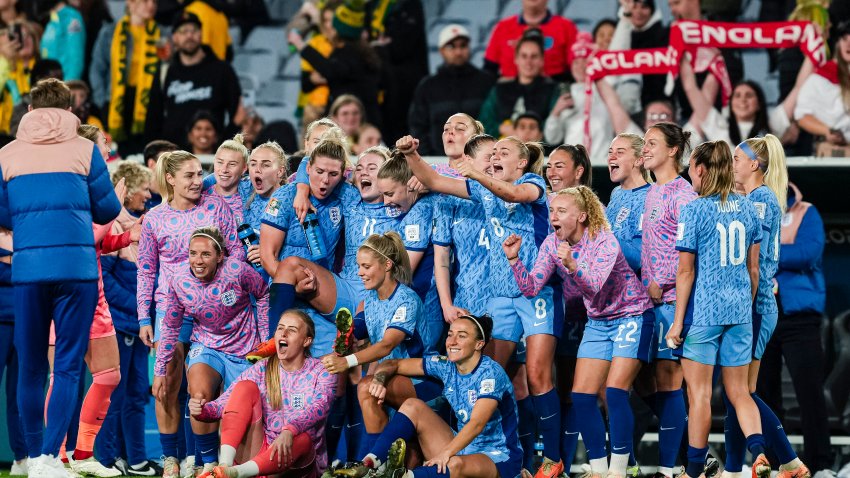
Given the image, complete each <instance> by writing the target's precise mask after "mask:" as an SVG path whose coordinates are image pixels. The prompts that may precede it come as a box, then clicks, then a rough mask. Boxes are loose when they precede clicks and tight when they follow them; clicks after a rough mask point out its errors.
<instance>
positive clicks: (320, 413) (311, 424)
mask: <svg viewBox="0 0 850 478" xmlns="http://www.w3.org/2000/svg"><path fill="white" fill-rule="evenodd" d="M268 362H269V361H268V360H261V361H260V362H257V363H256V364H255V365H254V366H253V367H251V368H249V369H248V370H246V371H244V372H242V375H240V376H239V378H238V379H236V380H235V381H234V382H233V383H232V384H231V385H230V387H229V388H228V389H227V390H225V391H224V393H222V394H221V395H220V396H219V397H218V398H217V399H215V400H213V401H211V402H207V403H205V404H204V407H203V411H202V412H201V416H200V417H198V419H199V420H201V421H213V420H219V419H221V417H222V415H223V414H224V406H225V405H226V404H227V401H228V400H229V399H230V394H231V393H232V391H233V387H234V386H235V385H236V383H238V382H240V381H242V380H248V381H250V382H254V383H255V384H257V387H258V388H259V389H260V397H261V399H262V401H263V430H264V432H265V436H266V442H267V443H271V442H273V441H274V440H275V438H277V437H278V435H280V432H281V431H283V430H289V431H290V432H292V434H293V435H298V434H300V433H304V432H306V433H308V434H309V435H310V438H311V439H312V441H313V444H314V446H315V448H316V464H317V465H318V468H319V469H320V470H324V469H325V468H327V466H328V454H327V449H326V445H325V422H326V420H327V417H328V413H329V412H330V409H331V404H332V403H333V400H334V396H335V395H336V384H337V377H336V376H335V375H332V374H330V373H329V372H328V371H327V370H325V367H324V366H323V365H322V362H321V361H320V360H319V359H316V358H313V357H307V359H306V360H305V361H304V366H303V367H301V370H298V371H296V372H287V371H286V370H284V369H283V367H279V370H280V393H281V398H282V402H281V403H282V406H281V408H280V409H279V410H275V409H273V408H272V407H271V405H270V404H269V392H268V389H267V388H266V365H267V364H268Z"/></svg>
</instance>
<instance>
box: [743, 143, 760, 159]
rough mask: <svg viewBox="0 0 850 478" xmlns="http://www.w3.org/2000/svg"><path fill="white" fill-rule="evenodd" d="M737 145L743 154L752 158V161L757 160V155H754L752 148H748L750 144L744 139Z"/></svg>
mask: <svg viewBox="0 0 850 478" xmlns="http://www.w3.org/2000/svg"><path fill="white" fill-rule="evenodd" d="M738 147H739V148H741V151H743V152H744V154H746V155H747V156H749V157H750V159H751V160H753V161H758V160H759V157H758V155H756V153H754V152H753V149H752V148H750V145H748V144H747V142H746V141H741V144H739V145H738Z"/></svg>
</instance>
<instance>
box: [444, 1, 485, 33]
mask: <svg viewBox="0 0 850 478" xmlns="http://www.w3.org/2000/svg"><path fill="white" fill-rule="evenodd" d="M498 3H499V0H452V1H451V2H449V4H448V5H447V6H446V8H445V10H443V14H442V18H444V19H447V20H451V19H453V18H455V19H462V20H467V21H469V22H470V26H471V28H470V31H469V33H470V34H471V35H472V36H473V38H472V40H473V41H476V40H478V38H480V36H481V29H482V28H487V26H488V25H489V24H490V22H491V21H492V19H493V18H496V16H497V13H498V10H499V5H498ZM438 33H439V32H438Z"/></svg>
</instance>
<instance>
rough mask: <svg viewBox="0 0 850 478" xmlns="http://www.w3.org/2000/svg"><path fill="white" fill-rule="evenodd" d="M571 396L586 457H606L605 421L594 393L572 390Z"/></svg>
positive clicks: (593, 458)
mask: <svg viewBox="0 0 850 478" xmlns="http://www.w3.org/2000/svg"><path fill="white" fill-rule="evenodd" d="M572 397H573V408H575V413H576V416H577V417H578V420H577V421H578V429H579V432H580V433H581V437H582V440H583V441H584V447H585V448H586V449H587V457H588V458H590V459H591V460H595V459H597V458H605V457H607V456H608V449H607V448H606V446H605V422H604V421H603V420H602V413H601V412H600V411H599V405H597V403H596V395H595V394H590V393H577V392H573V393H572Z"/></svg>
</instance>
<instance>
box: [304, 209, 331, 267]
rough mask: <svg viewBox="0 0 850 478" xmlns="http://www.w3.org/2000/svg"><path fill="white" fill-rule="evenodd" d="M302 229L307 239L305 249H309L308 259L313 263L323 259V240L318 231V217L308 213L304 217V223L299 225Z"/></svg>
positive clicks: (324, 252) (324, 251) (320, 232)
mask: <svg viewBox="0 0 850 478" xmlns="http://www.w3.org/2000/svg"><path fill="white" fill-rule="evenodd" d="M301 227H303V228H304V235H305V236H306V237H307V247H309V248H310V257H311V258H312V259H313V260H314V261H318V260H320V259H324V257H325V254H326V252H327V251H326V250H325V240H324V238H323V237H322V231H320V230H319V217H318V216H316V213H315V212H308V213H307V216H305V217H304V222H302V223H301Z"/></svg>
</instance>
